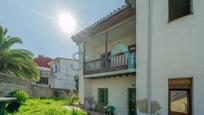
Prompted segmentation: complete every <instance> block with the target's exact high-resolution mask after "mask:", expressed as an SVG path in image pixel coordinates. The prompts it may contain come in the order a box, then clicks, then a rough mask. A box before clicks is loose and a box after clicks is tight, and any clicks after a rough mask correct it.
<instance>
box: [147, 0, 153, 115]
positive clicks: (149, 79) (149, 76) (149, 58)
mask: <svg viewBox="0 0 204 115" xmlns="http://www.w3.org/2000/svg"><path fill="white" fill-rule="evenodd" d="M152 7H153V0H148V46H147V47H148V51H147V52H148V54H147V100H148V113H147V114H148V115H151V108H152V107H151V101H152V89H151V86H152V18H153V17H152V10H153V8H152Z"/></svg>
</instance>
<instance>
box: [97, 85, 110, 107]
mask: <svg viewBox="0 0 204 115" xmlns="http://www.w3.org/2000/svg"><path fill="white" fill-rule="evenodd" d="M101 91H102V92H101ZM102 93H103V94H102ZM106 93H107V94H106ZM102 95H103V97H101V96H102ZM101 98H103V99H101ZM98 103H100V104H102V105H103V106H107V105H108V88H98Z"/></svg>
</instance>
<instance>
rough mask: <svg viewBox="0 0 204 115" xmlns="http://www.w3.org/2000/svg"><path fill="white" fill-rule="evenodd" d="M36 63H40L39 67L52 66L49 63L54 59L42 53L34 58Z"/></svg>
mask: <svg viewBox="0 0 204 115" xmlns="http://www.w3.org/2000/svg"><path fill="white" fill-rule="evenodd" d="M34 61H35V63H37V64H38V66H39V67H48V68H49V67H50V65H49V64H48V63H49V62H50V61H52V59H51V58H49V57H44V56H42V55H40V56H38V57H36V58H34Z"/></svg>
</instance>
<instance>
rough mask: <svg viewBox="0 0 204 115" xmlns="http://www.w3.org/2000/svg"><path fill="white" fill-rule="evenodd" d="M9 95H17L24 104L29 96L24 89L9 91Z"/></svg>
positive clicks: (17, 98) (18, 99)
mask: <svg viewBox="0 0 204 115" xmlns="http://www.w3.org/2000/svg"><path fill="white" fill-rule="evenodd" d="M9 96H11V97H15V98H16V100H17V102H18V103H19V104H24V103H25V102H26V100H27V99H28V98H29V95H28V93H27V92H25V91H23V90H15V91H12V92H10V93H9Z"/></svg>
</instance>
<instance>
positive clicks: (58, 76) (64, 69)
mask: <svg viewBox="0 0 204 115" xmlns="http://www.w3.org/2000/svg"><path fill="white" fill-rule="evenodd" d="M78 67H79V61H78V60H75V59H67V58H60V57H59V58H55V59H54V60H52V61H51V62H50V68H51V74H52V76H53V78H52V80H51V82H52V83H51V84H50V87H51V88H57V89H69V90H76V82H75V77H76V76H78V71H79V68H78Z"/></svg>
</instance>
